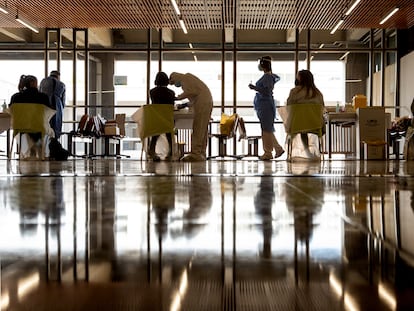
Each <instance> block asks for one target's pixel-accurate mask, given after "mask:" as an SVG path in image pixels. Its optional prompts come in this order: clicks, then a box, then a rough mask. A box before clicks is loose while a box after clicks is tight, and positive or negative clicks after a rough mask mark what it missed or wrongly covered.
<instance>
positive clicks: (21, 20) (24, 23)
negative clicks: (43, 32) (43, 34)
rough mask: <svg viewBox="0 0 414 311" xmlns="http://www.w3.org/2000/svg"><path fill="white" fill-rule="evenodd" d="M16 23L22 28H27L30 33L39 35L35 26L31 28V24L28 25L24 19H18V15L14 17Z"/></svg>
mask: <svg viewBox="0 0 414 311" xmlns="http://www.w3.org/2000/svg"><path fill="white" fill-rule="evenodd" d="M16 21H17V22H19V23H20V24H22V25H23V26H25V27H27V28H29V29H30V30H31V31H33V32H35V33H39V29H37V28H36V27H35V26H33V25H32V24H30V23H29V22H28V21H26V20H25V19H23V18H21V17H19V15H16Z"/></svg>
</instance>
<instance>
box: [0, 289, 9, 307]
mask: <svg viewBox="0 0 414 311" xmlns="http://www.w3.org/2000/svg"><path fill="white" fill-rule="evenodd" d="M0 299H1V300H0V310H3V309H7V308H8V307H9V303H10V298H9V293H7V292H6V293H4V294H1V297H0Z"/></svg>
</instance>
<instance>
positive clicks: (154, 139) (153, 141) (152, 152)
mask: <svg viewBox="0 0 414 311" xmlns="http://www.w3.org/2000/svg"><path fill="white" fill-rule="evenodd" d="M158 137H160V136H159V135H157V136H152V137H151V141H150V146H149V150H148V156H149V157H150V158H151V159H153V160H154V161H158V160H159V159H160V158H159V157H158V156H157V155H156V154H155V146H156V145H157V140H158Z"/></svg>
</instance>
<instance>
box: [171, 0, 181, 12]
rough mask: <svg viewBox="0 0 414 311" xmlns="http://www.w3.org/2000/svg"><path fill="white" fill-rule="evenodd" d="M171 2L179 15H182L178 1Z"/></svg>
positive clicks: (172, 0)
mask: <svg viewBox="0 0 414 311" xmlns="http://www.w3.org/2000/svg"><path fill="white" fill-rule="evenodd" d="M171 4H172V6H173V8H174V11H175V13H176V14H177V15H181V12H180V9H179V8H178V5H177V2H176V1H175V0H171Z"/></svg>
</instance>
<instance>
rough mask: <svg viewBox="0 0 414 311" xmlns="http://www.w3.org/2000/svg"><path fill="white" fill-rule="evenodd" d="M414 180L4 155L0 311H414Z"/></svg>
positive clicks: (388, 173) (382, 168) (335, 171)
mask: <svg viewBox="0 0 414 311" xmlns="http://www.w3.org/2000/svg"><path fill="white" fill-rule="evenodd" d="M413 176H414V163H413V162H405V161H386V162H385V161H352V160H332V161H323V162H321V163H306V162H299V163H292V164H290V163H287V162H286V161H269V162H261V161H254V160H237V161H236V160H231V161H207V162H203V163H175V162H173V163H169V162H159V163H152V162H145V161H144V162H141V161H138V160H112V159H101V160H83V159H82V160H74V161H66V162H35V161H30V162H29V161H28V162H24V161H20V162H19V161H14V160H13V161H6V160H0V190H1V192H0V193H1V197H0V200H1V202H2V204H1V208H0V234H1V235H0V236H1V239H0V256H1V310H13V311H14V310H37V311H39V310H100V311H102V310H330V311H331V310H361V311H362V310H413V309H414V296H413V294H414V283H413V282H412V280H413V279H414V278H413V277H414V269H413V266H414V239H413V238H412V236H413V233H414V232H413V228H414V226H413V224H414V196H413V189H414V177H413Z"/></svg>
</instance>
